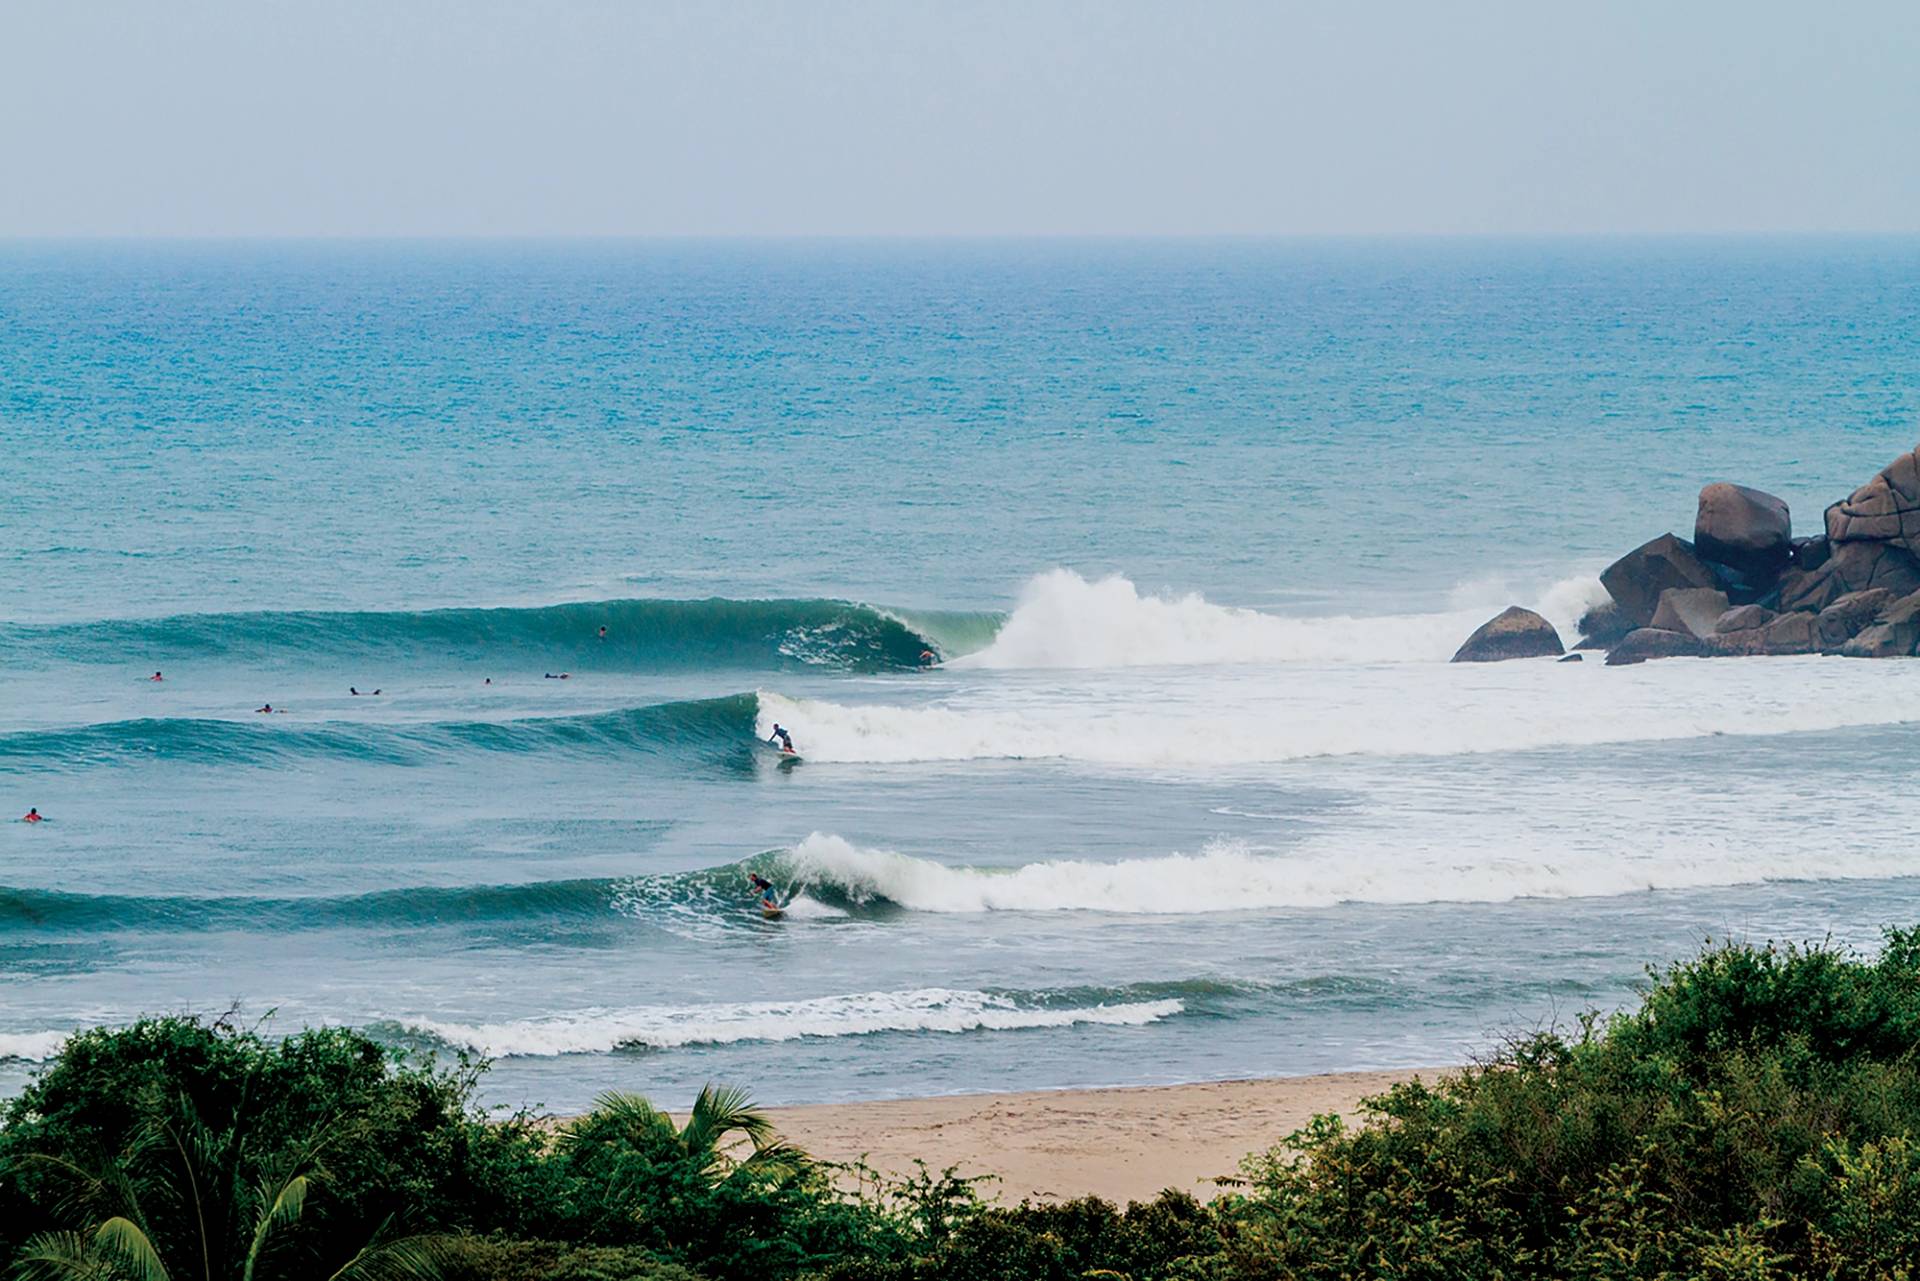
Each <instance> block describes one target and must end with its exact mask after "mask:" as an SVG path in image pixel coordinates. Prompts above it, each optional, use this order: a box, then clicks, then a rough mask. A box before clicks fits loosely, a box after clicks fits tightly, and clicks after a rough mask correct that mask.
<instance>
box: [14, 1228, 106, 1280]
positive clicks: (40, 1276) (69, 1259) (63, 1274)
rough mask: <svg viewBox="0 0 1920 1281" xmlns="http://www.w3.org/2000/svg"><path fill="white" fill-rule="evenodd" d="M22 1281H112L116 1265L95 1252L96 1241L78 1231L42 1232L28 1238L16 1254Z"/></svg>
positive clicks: (15, 1257) (15, 1265) (15, 1258)
mask: <svg viewBox="0 0 1920 1281" xmlns="http://www.w3.org/2000/svg"><path fill="white" fill-rule="evenodd" d="M13 1268H14V1275H15V1276H17V1277H19V1278H21V1281H69V1279H78V1281H111V1279H112V1277H113V1268H112V1266H111V1265H110V1264H108V1263H107V1262H106V1260H104V1259H102V1258H100V1257H99V1256H98V1255H96V1254H95V1253H94V1252H93V1242H91V1241H89V1240H88V1239H87V1238H86V1237H84V1236H82V1235H81V1234H80V1233H78V1232H41V1233H38V1234H36V1235H34V1236H31V1237H29V1238H27V1243H26V1244H25V1245H23V1246H21V1247H20V1253H19V1254H17V1255H15V1256H14V1260H13Z"/></svg>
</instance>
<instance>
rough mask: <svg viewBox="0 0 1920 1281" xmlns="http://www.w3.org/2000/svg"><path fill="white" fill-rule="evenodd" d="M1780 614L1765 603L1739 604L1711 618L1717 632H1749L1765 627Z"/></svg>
mask: <svg viewBox="0 0 1920 1281" xmlns="http://www.w3.org/2000/svg"><path fill="white" fill-rule="evenodd" d="M1778 617H1780V615H1778V614H1776V613H1774V612H1773V611H1772V610H1770V609H1768V608H1767V607H1766V606H1765V605H1739V606H1736V607H1734V608H1733V609H1730V610H1728V611H1727V612H1726V613H1724V614H1722V615H1720V617H1718V618H1716V619H1714V620H1713V630H1714V631H1715V632H1716V633H1719V634H1722V635H1724V634H1726V633H1727V632H1750V631H1753V630H1754V629H1756V628H1760V627H1765V626H1766V625H1767V624H1768V623H1771V622H1772V621H1773V620H1774V619H1776V618H1778Z"/></svg>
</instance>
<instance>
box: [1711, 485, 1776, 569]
mask: <svg viewBox="0 0 1920 1281" xmlns="http://www.w3.org/2000/svg"><path fill="white" fill-rule="evenodd" d="M1792 545H1793V518H1792V517H1791V515H1789V514H1788V512H1787V505H1786V504H1785V503H1784V502H1782V501H1780V500H1779V499H1778V498H1775V497H1774V496H1773V495H1772V494H1767V493H1762V492H1761V491H1760V490H1757V489H1748V488H1747V487H1746V486H1745V485H1729V484H1726V483H1724V482H1722V483H1720V484H1716V485H1708V486H1707V487H1706V488H1705V489H1703V490H1701V491H1700V504H1699V508H1698V510H1697V511H1696V512H1695V514H1694V517H1693V546H1694V549H1695V550H1696V551H1698V552H1699V554H1700V556H1701V558H1702V559H1704V560H1707V561H1709V562H1711V563H1713V564H1716V565H1725V566H1727V567H1728V568H1730V569H1732V570H1734V571H1736V572H1738V573H1740V574H1741V575H1744V576H1748V577H1754V578H1772V577H1777V576H1778V575H1779V573H1780V571H1781V570H1783V569H1785V568H1786V567H1787V562H1788V560H1789V559H1791V557H1792V554H1793V553H1792Z"/></svg>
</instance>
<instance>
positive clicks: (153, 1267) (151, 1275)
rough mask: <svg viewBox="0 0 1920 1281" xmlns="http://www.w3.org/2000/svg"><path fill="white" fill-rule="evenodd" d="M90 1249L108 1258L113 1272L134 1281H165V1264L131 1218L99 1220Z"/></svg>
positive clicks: (116, 1216)
mask: <svg viewBox="0 0 1920 1281" xmlns="http://www.w3.org/2000/svg"><path fill="white" fill-rule="evenodd" d="M93 1251H94V1253H95V1254H97V1255H99V1256H100V1257H102V1258H105V1259H107V1260H109V1261H110V1262H111V1263H112V1264H113V1271H114V1272H115V1273H116V1274H119V1275H125V1276H131V1277H132V1278H134V1281H167V1265H166V1264H164V1263H162V1262H161V1261H160V1252H159V1251H158V1250H156V1249H154V1248H153V1242H152V1241H151V1240H149V1239H148V1237H147V1234H146V1233H145V1232H142V1231H141V1230H140V1226H139V1225H138V1224H136V1223H135V1222H134V1221H133V1220H131V1219H125V1218H121V1217H120V1216H119V1215H115V1216H114V1217H113V1218H111V1219H108V1220H107V1221H106V1222H105V1223H102V1224H101V1225H100V1226H99V1227H98V1228H97V1229H95V1231H94V1234H93Z"/></svg>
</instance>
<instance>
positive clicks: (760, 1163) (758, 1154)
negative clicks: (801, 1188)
mask: <svg viewBox="0 0 1920 1281" xmlns="http://www.w3.org/2000/svg"><path fill="white" fill-rule="evenodd" d="M812 1168H813V1158H812V1157H810V1156H808V1155H807V1154H806V1153H805V1152H804V1151H802V1150H801V1149H799V1148H797V1147H795V1146H794V1145H793V1144H791V1143H788V1142H787V1141H786V1140H784V1139H774V1140H772V1141H771V1142H769V1143H767V1144H766V1145H764V1146H762V1147H759V1148H755V1149H754V1151H753V1155H752V1156H749V1157H748V1158H747V1159H746V1160H744V1161H742V1162H741V1163H740V1164H739V1166H738V1167H737V1169H736V1173H739V1174H747V1175H753V1176H757V1177H762V1178H773V1179H793V1178H798V1177H799V1176H800V1175H802V1174H805V1173H806V1172H807V1171H808V1170H810V1169H812Z"/></svg>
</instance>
